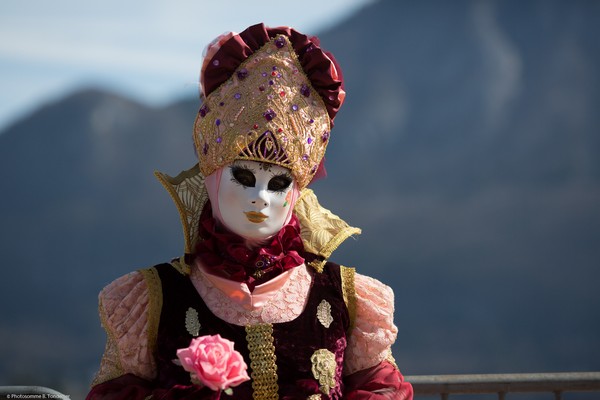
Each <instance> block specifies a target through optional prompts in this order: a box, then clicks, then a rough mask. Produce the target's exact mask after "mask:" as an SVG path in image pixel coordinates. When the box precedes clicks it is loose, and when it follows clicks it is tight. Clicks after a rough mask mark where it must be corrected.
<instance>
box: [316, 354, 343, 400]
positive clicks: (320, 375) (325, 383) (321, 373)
mask: <svg viewBox="0 0 600 400" xmlns="http://www.w3.org/2000/svg"><path fill="white" fill-rule="evenodd" d="M310 362H311V363H312V373H313V376H314V377H315V379H316V380H318V381H319V389H320V390H321V393H323V394H326V395H329V392H330V391H331V389H333V388H334V387H335V386H336V382H335V371H336V369H337V363H336V361H335V354H333V353H332V352H331V351H329V350H327V349H319V350H316V351H315V352H314V353H313V355H312V356H311V357H310Z"/></svg>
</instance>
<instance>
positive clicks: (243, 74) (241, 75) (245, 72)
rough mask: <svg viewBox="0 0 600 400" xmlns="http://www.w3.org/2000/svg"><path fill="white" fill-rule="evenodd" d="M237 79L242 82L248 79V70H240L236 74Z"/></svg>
mask: <svg viewBox="0 0 600 400" xmlns="http://www.w3.org/2000/svg"><path fill="white" fill-rule="evenodd" d="M237 77H238V79H239V80H241V81H242V80H244V79H246V78H247V77H248V70H247V69H246V68H242V69H240V70H239V71H238V72H237Z"/></svg>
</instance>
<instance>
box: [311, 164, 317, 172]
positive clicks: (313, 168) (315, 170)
mask: <svg viewBox="0 0 600 400" xmlns="http://www.w3.org/2000/svg"><path fill="white" fill-rule="evenodd" d="M315 172H317V166H316V165H315V166H314V167H312V169H311V170H310V173H311V174H314V173H315Z"/></svg>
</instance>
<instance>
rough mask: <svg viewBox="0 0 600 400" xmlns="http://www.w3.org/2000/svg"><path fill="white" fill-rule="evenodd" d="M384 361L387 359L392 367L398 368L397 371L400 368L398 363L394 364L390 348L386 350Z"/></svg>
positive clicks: (394, 360)
mask: <svg viewBox="0 0 600 400" xmlns="http://www.w3.org/2000/svg"><path fill="white" fill-rule="evenodd" d="M385 361H387V362H389V363H390V364H392V366H393V367H394V368H396V370H398V371H399V370H400V369H399V368H398V364H396V359H395V358H394V356H393V354H392V349H390V350H389V351H388V354H387V356H386V357H385Z"/></svg>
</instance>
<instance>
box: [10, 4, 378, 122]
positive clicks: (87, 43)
mask: <svg viewBox="0 0 600 400" xmlns="http://www.w3.org/2000/svg"><path fill="white" fill-rule="evenodd" d="M373 1H374V0H327V1H323V0H304V1H299V2H289V1H280V2H273V1H264V0H258V1H257V0H252V1H234V0H219V1H211V2H207V1H201V0H195V1H194V0H173V1H167V0H145V1H139V0H103V1H82V0H52V1H47V0H4V1H2V2H0V130H2V129H4V128H5V127H6V126H7V125H9V124H10V123H12V122H14V121H15V120H17V119H18V118H20V117H23V116H25V115H27V114H28V113H29V112H31V111H33V110H35V109H36V108H37V107H39V106H41V105H42V104H44V103H45V102H47V101H52V100H53V99H56V98H60V97H61V96H64V95H66V94H67V93H69V92H71V91H73V90H75V89H77V88H79V87H82V86H96V87H105V88H107V89H109V90H113V91H116V92H118V93H121V94H125V95H127V96H130V97H133V98H135V99H137V100H141V101H144V102H145V103H148V104H153V105H160V104H166V103H168V102H170V101H173V100H174V99H177V98H180V97H183V96H194V95H196V93H197V81H198V70H199V67H200V63H201V57H202V50H203V49H204V47H205V46H206V44H207V43H208V42H210V41H211V40H212V39H213V38H214V37H216V36H218V35H219V34H221V33H223V32H226V31H237V32H239V31H241V30H243V29H245V28H246V27H247V26H249V25H252V24H255V23H257V22H264V23H266V24H267V25H270V26H278V25H290V26H293V27H295V28H296V29H298V30H300V31H302V32H304V33H310V34H315V33H318V32H320V31H322V30H323V29H326V28H327V27H329V26H331V25H332V24H335V23H336V22H338V21H339V20H341V19H343V18H345V17H347V16H348V15H350V14H352V13H353V12H355V11H357V10H358V9H360V8H361V7H362V6H364V5H366V4H368V3H371V2H373Z"/></svg>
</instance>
